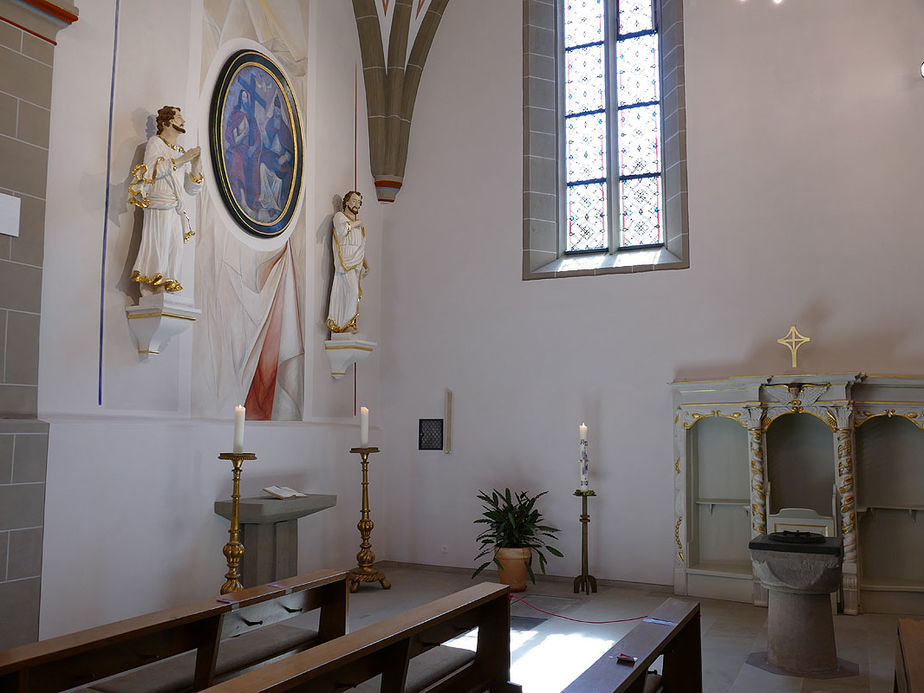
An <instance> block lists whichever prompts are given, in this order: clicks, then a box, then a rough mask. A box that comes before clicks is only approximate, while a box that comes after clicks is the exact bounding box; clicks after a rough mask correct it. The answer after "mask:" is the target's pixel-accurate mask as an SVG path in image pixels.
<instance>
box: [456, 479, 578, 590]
mask: <svg viewBox="0 0 924 693" xmlns="http://www.w3.org/2000/svg"><path fill="white" fill-rule="evenodd" d="M546 493H548V491H543V492H542V493H538V494H536V495H535V496H530V495H529V494H528V493H527V492H526V491H517V492H516V493H511V492H510V489H509V488H505V489H504V492H503V493H501V492H500V491H498V490H496V489H495V490H492V491H491V495H488V494H487V493H485V492H484V491H479V492H478V500H480V501H481V503H482V513H481V517H479V518H478V519H477V520H475V524H485V525H487V527H485V528H484V530H483V531H482V532H481V534H479V535H478V536H477V537H476V538H475V541H477V542H478V543H479V545H480V549H481V550H480V551H479V553H478V555H477V556H475V560H476V561H477V560H479V559H481V558H484V557H485V556H491V559H490V560H487V561H485V562H484V563H482V564H481V565H479V566H478V567H477V568H475V572H474V573H472V577H475V576H476V575H478V573H480V572H481V571H482V570H484V569H485V568H487V567H488V566H489V565H491V563H494V564H495V565H496V566H497V573H498V579H499V580H500V581H501V582H502V583H503V584H505V585H510V589H511V590H512V591H514V592H522V591H523V590H525V589H526V577H527V575H528V576H529V578H530V580H532V582H533V584H535V582H536V575H535V573H534V572H533V568H532V554H533V551H535V553H536V555H537V556H538V557H539V569H540V570H541V571H542V573H543V575H544V574H545V566H546V556H545V554H544V553H543V552H544V551H548V552H549V553H550V554H552V555H553V556H558V557H559V558H562V557H563V556H562V553H561V551H559V550H558V549H556V548H555V547H554V546H550V545H549V544H548V541H549V540H551V539H557V538H558V537H556V536H555V534H556V533H557V532H558V529H557V528H556V527H552V526H550V525H546V524H543V522H542V513H540V512H539V510H538V509H537V508H536V501H537V500H539V498H541V497H542V496H544V495H545V494H546ZM492 554H493V555H492Z"/></svg>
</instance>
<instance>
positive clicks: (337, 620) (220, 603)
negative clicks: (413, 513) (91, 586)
mask: <svg viewBox="0 0 924 693" xmlns="http://www.w3.org/2000/svg"><path fill="white" fill-rule="evenodd" d="M346 577H347V573H345V572H343V571H333V570H319V571H315V572H311V573H306V574H304V575H300V576H297V577H293V578H289V579H287V580H280V581H278V582H275V583H272V584H269V585H260V586H258V587H252V588H249V589H246V590H242V591H240V592H233V593H231V594H227V595H223V596H222V597H218V598H216V597H212V598H209V599H203V600H201V601H197V602H194V603H192V604H187V605H184V606H178V607H174V608H171V609H165V610H163V611H157V612H154V613H150V614H144V615H142V616H137V617H135V618H129V619H126V620H124V621H119V622H117V623H111V624H107V625H104V626H97V627H96V628H89V629H87V630H82V631H78V632H76V633H71V634H68V635H62V636H59V637H56V638H50V639H48V640H42V641H39V642H35V643H30V644H28V645H22V646H20V647H15V648H13V649H10V650H6V651H3V652H0V692H3V693H6V692H7V691H11V692H17V693H19V692H21V693H25V692H27V691H28V693H45V692H52V691H61V690H66V689H68V688H73V687H76V686H82V685H85V684H87V683H89V682H91V681H97V680H99V679H102V678H105V677H108V676H112V675H114V674H118V673H120V672H124V671H128V670H130V669H134V668H135V667H138V666H142V665H144V664H150V663H151V662H155V661H157V660H160V659H164V658H166V657H171V656H173V655H176V654H180V653H182V652H187V651H189V650H196V651H197V658H196V673H195V687H196V689H197V690H199V689H201V688H204V687H206V686H208V685H210V684H211V683H212V680H213V677H214V670H215V661H216V657H217V654H218V643H219V642H220V641H221V640H222V639H223V638H226V637H230V636H232V635H237V634H240V633H243V632H245V631H247V630H253V629H256V628H261V627H263V626H265V625H269V624H271V623H276V622H279V621H281V620H283V619H285V618H290V617H292V616H295V615H296V614H298V613H301V612H302V611H308V610H311V609H314V608H320V609H321V622H320V628H319V638H320V639H321V640H322V641H326V640H331V639H333V638H336V637H339V636H341V635H343V634H344V632H345V631H346V611H347V582H346Z"/></svg>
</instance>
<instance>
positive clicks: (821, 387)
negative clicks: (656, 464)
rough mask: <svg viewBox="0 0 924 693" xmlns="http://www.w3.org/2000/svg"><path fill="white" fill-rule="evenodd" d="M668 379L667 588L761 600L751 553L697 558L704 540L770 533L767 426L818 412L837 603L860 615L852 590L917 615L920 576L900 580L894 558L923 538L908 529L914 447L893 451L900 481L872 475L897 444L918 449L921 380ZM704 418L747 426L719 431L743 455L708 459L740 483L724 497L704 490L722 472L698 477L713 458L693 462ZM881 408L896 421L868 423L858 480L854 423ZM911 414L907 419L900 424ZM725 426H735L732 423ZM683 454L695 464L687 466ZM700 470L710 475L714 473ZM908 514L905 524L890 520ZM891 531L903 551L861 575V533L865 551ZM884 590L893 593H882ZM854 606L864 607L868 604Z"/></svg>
mask: <svg viewBox="0 0 924 693" xmlns="http://www.w3.org/2000/svg"><path fill="white" fill-rule="evenodd" d="M671 387H672V389H673V394H674V406H675V417H674V448H675V463H674V469H675V471H676V475H675V486H674V488H675V491H674V493H675V496H674V497H675V518H674V519H675V531H674V538H675V541H676V551H675V553H674V590H675V592H676V593H677V594H689V595H694V596H708V597H724V598H731V599H739V600H742V601H752V602H753V603H754V604H758V605H766V603H767V601H766V591H765V590H764V589H763V588H762V587H761V585H760V582H759V581H758V580H757V578H756V577H755V576H754V575H753V571H752V569H751V566H750V563H749V561H747V560H746V557H745V559H744V560H739V559H738V558H737V556H739V555H744V551H743V550H742V551H741V552H740V554H739V553H736V554H735V560H734V561H726V562H725V563H722V562H721V561H713V560H709V559H711V558H714V556H713V555H706V554H709V551H708V550H706V549H705V548H704V547H705V544H707V543H709V542H713V543H714V545H718V544H720V543H722V542H724V543H725V544H729V543H734V544H735V545H736V546H737V544H739V543H741V542H742V541H743V542H744V544H746V543H747V540H748V539H749V538H751V537H754V536H757V535H759V534H766V533H767V531H768V527H767V518H768V512H769V502H768V478H769V477H768V468H767V467H768V465H767V443H766V437H767V436H766V433H767V430H768V428H769V427H770V426H771V424H772V423H773V422H774V421H775V420H777V419H778V418H779V417H782V416H787V415H791V414H808V415H811V416H813V417H815V418H817V419H819V420H820V421H821V422H822V423H823V424H824V425H825V426H827V427H828V429H830V432H831V443H832V446H831V451H832V452H831V453H830V460H829V463H830V465H831V469H833V486H834V488H833V489H832V493H833V498H834V501H835V502H834V503H833V506H834V507H833V508H832V509H831V512H832V513H833V515H834V517H833V518H832V520H833V521H834V527H835V531H836V533H837V535H840V536H843V540H844V564H843V581H842V584H841V601H842V605H843V610H844V612H845V613H849V614H856V613H858V612H859V610H860V608H861V594H863V595H867V594H868V595H869V600H870V603H873V602H875V607H874V610H893V609H895V610H904V611H910V612H918V613H921V612H922V609H924V575H920V576H918V577H915V575H914V574H913V573H910V574H906V575H904V577H903V576H902V570H903V568H902V566H901V565H900V562H902V561H907V560H909V559H908V556H909V554H911V555H913V554H915V553H917V551H916V550H915V548H914V544H915V543H916V542H918V541H919V540H920V538H921V537H920V535H919V534H918V533H920V532H922V530H921V529H918V528H915V527H914V524H916V522H915V521H916V519H917V511H918V510H922V511H924V483H922V482H921V481H920V480H919V478H920V477H924V462H922V466H921V467H920V468H919V469H920V474H916V473H913V472H912V473H908V470H913V469H914V468H915V465H916V464H917V462H918V461H919V460H920V458H919V457H917V455H918V453H917V452H912V453H907V452H906V453H902V454H905V456H906V457H909V456H910V457H911V458H912V459H910V460H908V461H907V462H902V463H901V464H902V465H904V466H903V467H901V469H903V470H905V471H904V472H902V473H903V474H904V476H905V477H908V478H905V479H903V478H900V477H901V474H896V476H897V477H898V478H895V479H892V480H883V479H881V478H875V479H874V478H873V477H875V476H879V475H881V474H891V472H889V471H888V470H889V469H891V468H892V467H889V465H893V464H898V463H897V462H896V461H895V460H893V459H891V458H892V457H895V456H898V455H899V453H900V452H901V451H902V450H907V449H909V448H914V446H915V445H920V446H921V447H920V448H914V449H915V450H917V449H921V450H924V431H922V430H919V429H922V428H924V378H904V377H902V378H899V377H874V376H866V375H865V374H863V373H838V374H821V375H782V376H752V377H736V378H729V379H725V380H713V381H699V382H675V383H672V386H671ZM712 417H719V418H724V419H727V420H730V421H733V422H735V423H737V424H738V425H740V426H741V427H742V428H743V429H744V431H743V433H744V435H742V434H741V433H735V431H734V430H732V431H730V433H729V434H725V433H723V435H730V437H728V438H727V440H732V441H738V442H740V444H741V446H742V447H743V446H746V447H747V451H746V456H745V451H744V450H743V449H742V450H741V451H740V456H739V455H738V454H728V455H725V456H726V457H727V458H728V459H727V460H726V461H724V462H722V464H724V465H725V467H724V468H723V467H721V466H719V467H716V466H713V467H712V469H713V470H715V469H719V470H720V472H719V473H718V476H723V475H728V476H734V475H735V474H737V475H738V478H739V479H740V480H741V483H740V484H739V485H737V486H736V487H735V489H736V490H739V492H738V493H730V494H728V495H729V496H731V497H727V498H722V497H708V496H709V495H710V494H709V492H708V489H707V490H705V491H703V490H701V489H705V488H706V487H708V486H709V485H710V484H712V486H711V487H709V488H719V489H723V488H725V487H723V486H722V483H724V482H722V481H721V480H719V482H718V484H717V485H716V484H714V483H713V482H712V481H710V480H708V479H703V474H705V473H706V472H705V471H703V470H706V468H707V464H712V462H711V461H709V460H702V461H701V462H700V461H696V460H691V459H690V458H691V456H693V457H695V456H696V455H700V456H702V457H708V456H709V455H710V454H711V455H712V456H713V457H715V456H716V455H715V453H714V450H715V446H712V447H711V448H710V447H709V446H706V447H698V448H695V451H694V447H692V446H691V440H692V439H693V438H694V437H695V436H693V432H694V431H696V427H697V425H698V424H699V423H700V422H702V421H704V420H707V419H710V418H712ZM879 417H886V418H888V419H892V418H896V419H903V421H902V422H898V421H895V422H892V421H890V422H887V424H888V425H885V426H878V427H877V426H872V427H870V430H875V439H876V440H875V441H873V442H875V443H876V445H878V446H879V447H875V446H874V445H872V444H868V445H865V446H864V450H863V451H861V458H862V457H863V455H864V454H865V455H866V456H867V457H868V458H869V459H861V460H860V465H859V466H861V467H862V470H861V473H860V475H859V478H858V476H857V474H856V472H855V451H856V443H855V438H856V436H857V435H858V429H860V427H861V426H863V425H864V424H867V423H868V422H870V421H873V420H874V419H878V418H879ZM908 422H910V423H911V424H913V425H914V426H909V425H908ZM892 424H899V425H897V426H893V425H892ZM723 425H725V424H723ZM813 425H815V426H816V427H817V426H818V424H813ZM914 427H916V428H917V429H918V430H915V428H914ZM726 428H732V429H734V428H735V427H734V426H733V425H731V426H726ZM895 434H899V437H901V438H902V440H903V441H905V442H902V443H901V445H898V444H890V443H889V437H890V436H894V435H895ZM745 436H746V437H745ZM745 440H746V443H745ZM908 441H910V442H908ZM737 444H738V443H734V445H732V446H731V447H734V446H736V445H737ZM890 445H891V447H890ZM726 447H728V446H726ZM703 450H705V452H703ZM883 450H885V451H891V450H894V451H896V452H895V454H894V455H893V454H883V453H882V451H883ZM710 451H712V452H710ZM719 456H722V455H719ZM880 458H882V459H880ZM691 463H692V464H694V465H699V466H697V467H696V468H695V469H694V468H693V467H691ZM786 463H787V460H785V459H784V460H773V461H772V464H773V465H777V464H780V465H782V464H786ZM743 464H746V465H747V466H748V467H749V471H747V472H746V474H747V482H744V479H745V472H744V470H742V469H740V467H741V465H743ZM822 464H824V463H822ZM898 468H899V467H895V469H898ZM722 469H724V470H725V471H724V472H723V471H721V470H722ZM709 473H711V474H714V475H715V474H716V473H715V471H712V472H709ZM864 475H865V476H864ZM864 483H868V485H869V487H870V488H872V487H873V486H875V489H874V490H870V491H869V492H868V493H867V496H866V498H865V497H864V489H863V484H864ZM909 485H910V490H909ZM882 489H886V490H885V491H883V490H882ZM890 494H892V496H894V498H895V499H896V500H894V502H893V501H892V500H890V498H889V495H890ZM712 495H716V494H712ZM874 496H875V497H874ZM919 496H920V497H919ZM858 499H859V500H858ZM909 499H910V500H909ZM723 513H724V514H723ZM876 513H879V514H881V515H885V516H886V520H887V522H888V523H890V524H888V525H887V526H886V525H885V524H882V523H881V522H880V525H881V527H880V526H879V525H877V522H876V520H875V515H876ZM906 517H907V518H908V519H907V520H906V519H905V518H906ZM691 518H692V522H691ZM748 518H749V521H750V527H749V534H750V536H749V537H748V536H745V534H747V532H748V528H747V527H746V526H745V525H744V523H745V522H747V520H748ZM858 518H860V524H859V525H858ZM864 518H866V519H864ZM870 518H872V519H870ZM863 522H866V523H867V524H866V525H865V526H866V529H865V530H864V531H861V529H862V528H863V527H864V525H863ZM882 522H885V521H882ZM905 522H907V525H905V524H896V523H905ZM739 523H740V524H739ZM913 523H914V524H913ZM691 524H692V525H693V526H692V528H691ZM735 527H740V529H735ZM877 527H879V528H878V529H877ZM870 528H872V529H870ZM736 532H737V534H736ZM877 532H878V534H877ZM893 535H895V536H897V537H898V539H897V541H899V542H901V541H905V543H906V544H909V546H908V547H907V552H906V551H905V550H904V549H903V548H902V547H901V546H895V547H893V548H892V549H891V553H892V554H894V555H895V558H894V559H893V560H894V561H895V562H896V564H895V565H891V566H889V565H885V566H883V565H881V564H882V563H883V561H882V560H878V559H877V563H876V564H875V565H871V564H869V563H868V562H867V564H866V565H867V573H868V575H866V576H864V574H863V569H862V568H863V566H864V563H863V562H862V561H860V557H862V554H863V551H864V546H863V541H864V539H863V537H864V536H865V537H868V538H867V539H865V541H866V542H867V544H868V545H869V547H870V550H871V551H872V550H873V549H874V548H875V549H876V550H877V551H882V549H881V548H878V547H874V546H873V544H877V545H879V544H881V543H882V542H883V541H885V540H889V541H890V540H891V538H892V536H893ZM735 551H736V552H737V551H738V549H737V548H736V549H735ZM712 553H713V554H714V553H716V552H715V551H713V552H712ZM704 556H705V558H704ZM877 556H879V554H877ZM912 560H916V559H912ZM885 562H886V563H887V562H888V561H885ZM858 568H860V570H858ZM890 595H891V596H894V597H895V599H896V600H897V601H894V600H893V601H883V600H884V599H885V598H886V597H889V596H890ZM865 599H866V597H865V596H864V600H865ZM902 600H904V601H902ZM863 607H864V610H868V609H866V608H865V607H866V602H865V601H864V604H863Z"/></svg>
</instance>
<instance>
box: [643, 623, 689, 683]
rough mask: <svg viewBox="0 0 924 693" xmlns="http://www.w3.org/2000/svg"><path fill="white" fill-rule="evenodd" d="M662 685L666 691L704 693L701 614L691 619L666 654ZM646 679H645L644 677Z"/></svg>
mask: <svg viewBox="0 0 924 693" xmlns="http://www.w3.org/2000/svg"><path fill="white" fill-rule="evenodd" d="M661 674H662V678H661V683H662V685H663V686H664V690H666V691H682V692H683V693H703V651H702V642H701V639H700V617H699V614H697V615H696V616H694V617H693V618H691V619H690V621H689V622H688V623H687V625H685V626H684V627H683V629H682V630H681V631H680V632H679V633H678V634H677V635H676V637H675V638H674V640H673V641H672V642H671V644H670V647H669V649H667V650H665V652H664V670H663V671H662V672H661ZM642 678H643V679H644V677H642Z"/></svg>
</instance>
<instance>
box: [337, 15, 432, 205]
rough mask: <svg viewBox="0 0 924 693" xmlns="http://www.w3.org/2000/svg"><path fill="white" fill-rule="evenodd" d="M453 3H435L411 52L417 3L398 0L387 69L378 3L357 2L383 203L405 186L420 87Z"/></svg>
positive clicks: (374, 164) (372, 159)
mask: <svg viewBox="0 0 924 693" xmlns="http://www.w3.org/2000/svg"><path fill="white" fill-rule="evenodd" d="M448 2H449V0H430V4H429V5H428V6H427V8H426V11H425V14H424V17H423V19H422V20H421V22H420V27H419V29H418V30H417V34H416V35H415V36H414V42H413V44H412V46H411V50H410V52H408V49H407V46H408V39H409V35H410V24H411V14H412V10H413V8H412V0H395V4H394V9H393V10H392V11H393V12H394V15H393V16H392V19H391V29H390V32H389V35H388V63H387V65H386V62H385V46H384V45H383V41H382V31H381V27H380V25H379V15H378V12H377V11H376V7H375V0H353V14H354V15H355V17H356V30H357V32H358V33H359V46H360V49H361V53H362V61H363V83H364V85H365V87H366V111H367V113H368V124H369V163H370V166H371V168H372V176H373V177H374V178H375V191H376V195H377V197H378V199H379V202H394V201H395V197H396V196H397V195H398V191H399V190H400V189H401V185H402V183H403V182H404V168H405V165H406V164H407V146H408V140H409V139H410V134H411V117H412V116H413V115H414V102H415V101H416V100H417V87H418V86H419V85H420V76H421V74H422V73H423V66H424V63H425V62H426V60H427V54H428V53H429V52H430V45H431V44H432V43H433V37H434V36H435V35H436V29H437V27H438V26H439V23H440V20H441V19H442V17H443V12H444V11H445V9H446V5H447V4H448ZM386 8H387V4H386Z"/></svg>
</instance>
